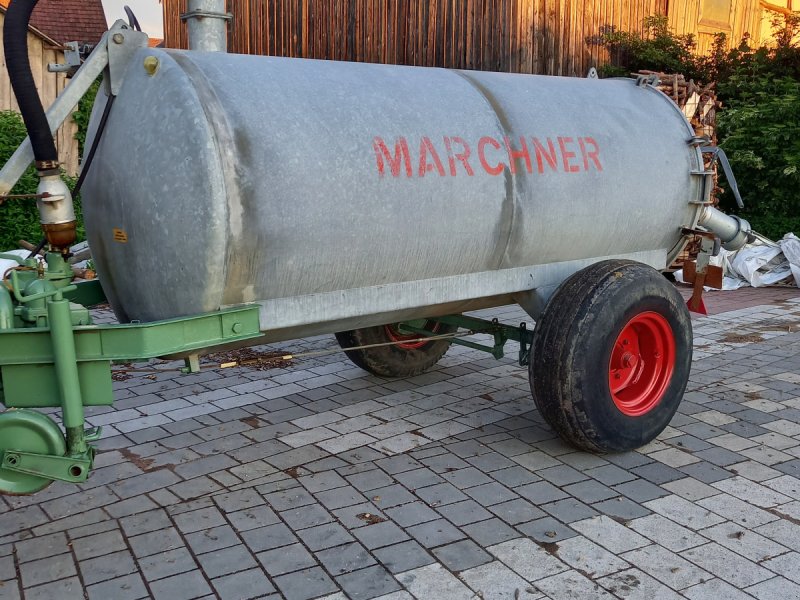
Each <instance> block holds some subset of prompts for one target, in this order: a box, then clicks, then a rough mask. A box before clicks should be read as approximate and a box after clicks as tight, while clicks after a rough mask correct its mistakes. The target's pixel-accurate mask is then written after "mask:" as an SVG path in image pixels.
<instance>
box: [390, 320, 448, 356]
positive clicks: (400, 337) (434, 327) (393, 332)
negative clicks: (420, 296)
mask: <svg viewBox="0 0 800 600" xmlns="http://www.w3.org/2000/svg"><path fill="white" fill-rule="evenodd" d="M384 329H386V335H388V336H389V339H390V340H392V341H393V342H401V343H398V344H397V347H398V348H403V349H405V350H416V349H418V348H422V347H423V346H424V345H425V344H429V343H430V342H428V341H427V340H420V338H421V337H422V336H421V335H418V334H416V333H411V334H405V333H400V332H399V331H397V328H396V326H395V325H384ZM424 329H427V330H428V331H430V332H431V333H436V332H437V331H439V323H431V322H430V321H426V322H425V326H424ZM407 340H408V341H407ZM411 340H419V341H411Z"/></svg>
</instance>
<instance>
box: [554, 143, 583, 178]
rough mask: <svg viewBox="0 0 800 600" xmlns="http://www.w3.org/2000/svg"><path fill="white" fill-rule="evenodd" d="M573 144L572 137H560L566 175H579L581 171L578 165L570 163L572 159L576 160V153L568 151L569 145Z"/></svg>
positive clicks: (559, 145) (559, 144)
mask: <svg viewBox="0 0 800 600" xmlns="http://www.w3.org/2000/svg"><path fill="white" fill-rule="evenodd" d="M571 143H572V138H571V137H559V138H558V147H559V148H561V160H562V161H563V162H564V172H565V173H577V172H578V171H580V170H581V168H580V167H579V166H578V165H573V164H572V163H570V159H571V158H575V153H574V152H570V151H569V150H567V144H571Z"/></svg>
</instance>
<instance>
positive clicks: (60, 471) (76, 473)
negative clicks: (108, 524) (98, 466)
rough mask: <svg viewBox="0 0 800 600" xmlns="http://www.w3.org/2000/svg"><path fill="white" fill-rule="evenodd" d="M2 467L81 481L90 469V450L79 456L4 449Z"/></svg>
mask: <svg viewBox="0 0 800 600" xmlns="http://www.w3.org/2000/svg"><path fill="white" fill-rule="evenodd" d="M0 466H2V468H3V469H6V470H7V471H14V472H16V473H25V474H26V475H36V476H38V477H44V478H45V479H53V480H58V481H66V482H67V483H81V482H83V481H86V479H87V477H89V472H90V471H91V470H92V452H91V451H90V452H86V453H85V454H83V455H80V456H49V455H46V454H33V453H31V452H19V451H16V450H6V451H5V452H3V461H2V463H0Z"/></svg>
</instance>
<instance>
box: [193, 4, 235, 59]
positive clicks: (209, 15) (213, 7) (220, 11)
mask: <svg viewBox="0 0 800 600" xmlns="http://www.w3.org/2000/svg"><path fill="white" fill-rule="evenodd" d="M225 3H226V0H188V2H187V9H188V10H187V12H186V13H184V14H182V15H181V20H182V21H186V27H187V29H188V37H189V50H200V51H201V52H227V51H228V21H230V20H231V18H232V15H230V14H229V13H227V12H226V11H225Z"/></svg>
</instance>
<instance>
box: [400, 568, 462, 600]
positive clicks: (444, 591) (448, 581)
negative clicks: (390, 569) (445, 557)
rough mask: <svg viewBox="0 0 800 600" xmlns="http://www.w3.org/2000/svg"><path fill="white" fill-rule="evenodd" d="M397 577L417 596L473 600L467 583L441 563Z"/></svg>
mask: <svg viewBox="0 0 800 600" xmlns="http://www.w3.org/2000/svg"><path fill="white" fill-rule="evenodd" d="M397 579H398V580H399V581H400V583H402V584H403V585H404V586H405V587H406V589H408V591H410V592H411V593H412V594H413V595H414V596H416V597H417V598H448V599H451V600H471V599H472V598H473V597H474V594H473V592H472V591H471V590H470V589H469V588H468V587H467V586H466V585H464V584H463V583H462V582H461V581H459V580H458V579H457V578H456V577H455V575H452V574H451V573H449V572H447V571H446V570H445V569H443V568H442V566H441V565H439V564H433V565H429V566H427V567H420V568H419V569H414V570H413V571H407V572H405V573H401V574H400V575H398V577H397Z"/></svg>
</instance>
